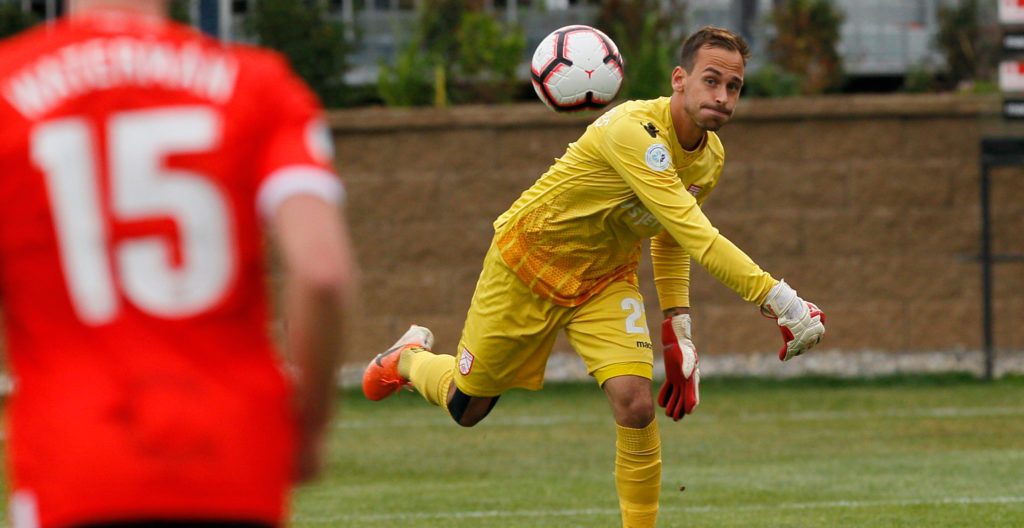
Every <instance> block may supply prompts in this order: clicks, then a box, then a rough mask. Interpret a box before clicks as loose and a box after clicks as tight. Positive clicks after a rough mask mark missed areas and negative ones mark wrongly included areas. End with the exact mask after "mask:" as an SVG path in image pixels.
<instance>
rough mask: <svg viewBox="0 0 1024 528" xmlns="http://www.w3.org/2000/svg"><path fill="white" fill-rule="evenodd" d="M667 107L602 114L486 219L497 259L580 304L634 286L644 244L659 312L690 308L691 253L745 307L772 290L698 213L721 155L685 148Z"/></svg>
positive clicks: (561, 300)
mask: <svg viewBox="0 0 1024 528" xmlns="http://www.w3.org/2000/svg"><path fill="white" fill-rule="evenodd" d="M669 101H670V99H669V98H668V97H663V98H660V99H653V100H646V101H629V102H626V103H623V104H621V105H619V106H617V107H615V108H613V109H611V110H609V111H607V112H606V113H605V114H604V115H602V116H601V117H599V118H597V119H596V120H595V121H594V122H593V123H592V124H591V125H590V126H588V127H587V130H586V131H585V132H584V133H583V135H582V136H581V137H580V138H579V140H577V141H576V142H574V143H570V144H569V146H568V148H567V150H566V152H565V154H564V155H562V157H560V158H558V159H556V160H555V163H554V165H552V166H551V168H550V169H548V171H547V172H546V173H544V175H542V176H541V177H540V179H538V180H537V182H536V183H535V184H534V185H533V186H532V187H530V188H529V189H527V190H526V191H525V192H524V193H523V194H522V196H520V197H519V199H518V200H516V202H515V203H514V204H512V207H511V208H509V210H508V211H506V212H505V213H504V214H502V215H501V216H500V217H499V218H498V219H497V220H496V221H495V222H494V228H495V241H496V244H497V246H498V250H499V252H500V253H501V256H502V259H503V260H504V261H505V263H506V264H507V265H508V266H509V267H510V268H511V269H512V270H513V271H514V272H515V273H516V275H518V276H519V278H521V279H522V280H523V281H524V282H526V283H527V284H528V285H530V288H531V289H532V290H533V291H534V292H535V293H537V294H538V295H540V296H542V297H545V298H547V299H550V300H551V302H554V303H556V304H559V305H562V306H578V305H580V304H581V303H583V302H585V301H586V300H587V299H589V298H590V297H591V296H593V295H595V294H597V293H598V292H600V291H601V290H602V289H603V288H605V287H606V286H607V285H608V284H610V283H612V282H614V281H618V280H625V281H630V282H632V283H633V284H636V283H637V277H636V270H637V267H638V266H639V263H640V253H641V241H642V240H643V239H644V238H652V241H651V259H652V264H653V267H654V278H655V284H656V287H657V290H658V297H659V299H660V302H661V306H662V308H663V309H664V308H669V307H674V306H684V307H686V306H689V265H690V257H691V256H692V257H693V258H694V259H696V260H697V262H698V263H699V264H700V265H701V266H702V267H704V268H705V269H707V270H708V271H709V272H710V273H711V274H712V275H713V276H714V277H716V278H717V279H718V280H720V281H721V282H722V283H724V284H725V285H726V286H729V287H730V288H732V289H733V290H735V291H736V292H737V293H739V294H740V295H741V296H743V298H744V299H746V300H747V301H750V302H755V303H761V302H762V301H763V300H764V297H765V296H767V295H768V291H769V290H770V289H771V288H772V286H774V285H775V283H776V281H775V279H773V278H772V277H771V276H770V275H769V274H768V273H766V272H764V271H762V270H761V268H759V267H758V266H757V264H755V263H754V262H753V261H752V260H751V259H750V257H748V256H747V255H746V254H745V253H743V252H742V251H740V249H739V248H737V247H736V246H735V245H733V244H732V243H731V242H729V240H727V239H726V238H725V237H724V236H722V235H721V234H719V232H718V230H717V229H716V228H715V227H714V226H713V225H711V222H710V221H708V219H707V217H706V216H704V213H703V212H702V211H701V209H700V204H701V203H702V202H703V201H704V199H705V198H706V197H707V195H708V193H710V192H711V190H712V189H714V187H715V185H716V184H717V183H718V178H719V176H720V175H721V172H722V166H723V164H724V162H725V151H724V149H723V148H722V143H721V141H720V140H719V139H718V136H717V135H716V134H714V133H713V132H708V133H707V134H706V135H705V139H704V140H703V142H702V143H701V144H700V145H699V146H698V147H697V148H696V149H695V150H694V151H692V152H691V151H687V150H684V149H683V148H682V147H681V146H680V145H679V141H678V140H677V139H676V134H675V129H674V128H673V127H672V116H671V113H670V109H669Z"/></svg>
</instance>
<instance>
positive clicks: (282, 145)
mask: <svg viewBox="0 0 1024 528" xmlns="http://www.w3.org/2000/svg"><path fill="white" fill-rule="evenodd" d="M0 123H2V127H0V295H2V303H3V312H4V317H5V319H4V334H5V336H6V340H7V353H8V358H9V367H10V368H11V371H12V372H13V374H14V379H15V390H14V395H13V397H12V399H11V400H10V401H9V405H8V407H7V429H8V431H7V434H8V436H7V438H8V449H7V456H8V466H9V474H10V478H11V480H12V482H11V484H12V485H11V512H12V517H13V518H14V521H15V526H18V527H19V528H20V527H21V526H36V525H37V524H38V525H39V526H42V527H43V528H47V527H61V526H67V525H69V524H73V523H85V522H97V521H109V520H116V519H181V518H185V519H188V518H196V519H239V520H251V521H257V522H264V523H268V524H277V523H279V522H281V520H282V518H283V516H284V510H285V507H284V505H285V503H286V499H287V494H288V491H289V487H290V482H291V480H292V473H293V456H294V450H295V445H296V440H295V435H296V428H295V423H294V416H293V413H292V409H291V401H290V389H289V386H288V382H287V381H286V378H285V376H284V375H283V371H282V369H281V365H280V363H279V358H278V355H277V353H276V351H275V349H274V347H273V345H272V342H271V339H270V335H269V334H270V331H269V328H268V326H269V324H268V322H269V321H270V317H271V316H270V313H269V308H268V293H267V291H266V290H267V288H266V275H265V264H264V260H265V254H264V246H263V242H264V240H263V231H262V229H263V227H262V226H263V224H262V220H263V218H262V217H261V216H262V215H266V214H271V213H272V212H273V210H274V209H275V207H276V205H277V204H278V203H279V202H280V201H281V200H282V199H284V198H285V197H287V196H290V195H292V194H293V193H297V192H305V193H314V194H318V195H321V196H323V197H325V198H327V199H330V200H336V199H340V195H341V193H342V188H341V184H340V182H339V181H338V180H337V178H336V177H335V176H334V175H333V173H332V170H331V165H330V163H331V160H330V158H331V153H330V147H329V143H328V142H327V141H326V139H327V135H326V133H325V132H326V127H325V126H324V125H323V120H322V111H321V109H320V107H319V104H318V103H317V102H316V99H315V97H314V96H313V95H312V93H311V92H310V91H309V90H308V88H307V87H306V86H305V85H304V84H303V83H302V82H301V81H300V80H299V79H298V78H297V77H296V76H295V75H294V74H293V73H292V72H291V71H290V69H289V68H288V66H287V65H286V63H285V61H284V60H283V59H282V58H281V57H279V56H278V55H276V54H273V53H270V52H267V51H263V50H259V49H256V48H249V47H240V46H232V47H228V46H225V45H222V44H220V43H218V42H216V41H214V40H212V39H209V38H206V37H203V36H201V35H200V34H199V33H197V32H195V31H193V30H192V29H190V28H187V27H185V26H179V25H176V24H172V23H169V22H165V21H162V20H156V19H152V18H148V17H144V16H141V15H131V14H126V13H111V12H104V13H99V14H90V15H83V16H79V17H72V18H69V19H65V20H62V21H59V22H57V23H56V24H54V25H51V26H48V27H39V28H37V29H35V30H32V31H30V32H28V33H25V34H23V35H21V36H18V37H16V38H14V39H11V40H8V41H6V42H4V43H3V44H2V45H0Z"/></svg>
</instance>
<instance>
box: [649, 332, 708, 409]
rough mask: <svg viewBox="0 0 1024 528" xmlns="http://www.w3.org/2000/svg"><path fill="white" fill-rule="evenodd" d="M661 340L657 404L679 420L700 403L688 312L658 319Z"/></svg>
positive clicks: (698, 373)
mask: <svg viewBox="0 0 1024 528" xmlns="http://www.w3.org/2000/svg"><path fill="white" fill-rule="evenodd" d="M661 344H662V346H663V347H664V348H663V352H662V353H663V355H664V358H665V384H664V385H662V386H661V392H659V393H658V405H660V406H662V407H664V408H665V415H666V416H671V417H672V419H673V420H675V421H679V420H680V419H682V418H683V416H685V415H687V414H690V413H691V412H693V408H694V407H696V406H697V404H698V403H700V369H698V368H697V363H698V358H697V349H696V348H695V347H694V346H693V341H691V340H690V315H689V314H679V315H673V316H671V317H669V318H667V319H665V321H664V322H662V323H661Z"/></svg>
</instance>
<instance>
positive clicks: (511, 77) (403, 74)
mask: <svg viewBox="0 0 1024 528" xmlns="http://www.w3.org/2000/svg"><path fill="white" fill-rule="evenodd" d="M525 49H526V37H525V36H524V34H523V30H522V28H520V27H517V26H508V25H505V24H502V23H501V22H499V21H498V20H497V19H496V18H495V17H494V16H492V15H491V14H489V13H487V12H485V11H484V9H483V6H482V5H480V3H479V2H475V1H472V0H424V1H423V3H422V4H421V6H420V11H419V14H418V18H417V24H416V28H415V31H414V33H413V37H412V38H411V39H410V40H409V42H408V43H407V44H406V45H405V46H404V47H402V48H401V49H400V51H399V53H398V55H397V56H396V57H395V60H394V62H393V63H391V64H389V63H382V64H381V65H380V76H379V78H378V92H379V93H380V96H381V98H382V99H384V101H385V102H386V103H387V104H389V105H395V106H407V105H418V104H427V103H429V102H430V101H434V104H446V103H447V102H448V99H451V101H452V102H456V103H469V102H487V103H494V102H504V101H509V100H511V99H512V98H513V97H514V95H515V93H516V91H517V89H518V87H519V84H520V82H519V80H518V79H517V77H516V71H517V68H518V67H519V65H520V64H521V63H522V62H523V53H524V51H525Z"/></svg>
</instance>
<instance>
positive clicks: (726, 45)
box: [679, 26, 750, 73]
mask: <svg viewBox="0 0 1024 528" xmlns="http://www.w3.org/2000/svg"><path fill="white" fill-rule="evenodd" d="M704 46H711V47H713V48H722V49H725V50H729V51H737V52H739V54H740V55H741V56H742V57H743V64H744V65H746V64H747V59H749V58H750V45H749V44H747V41H746V40H745V39H744V38H743V37H742V36H740V35H737V34H735V33H733V32H731V31H729V30H728V29H722V28H719V27H714V26H704V27H702V28H700V29H698V30H697V31H696V32H694V33H693V34H692V35H690V36H689V37H687V38H686V42H683V48H682V50H681V51H680V52H679V66H681V67H682V68H683V69H684V70H686V73H691V72H693V65H694V64H695V63H696V62H697V52H698V51H700V49H701V48H703V47H704Z"/></svg>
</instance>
